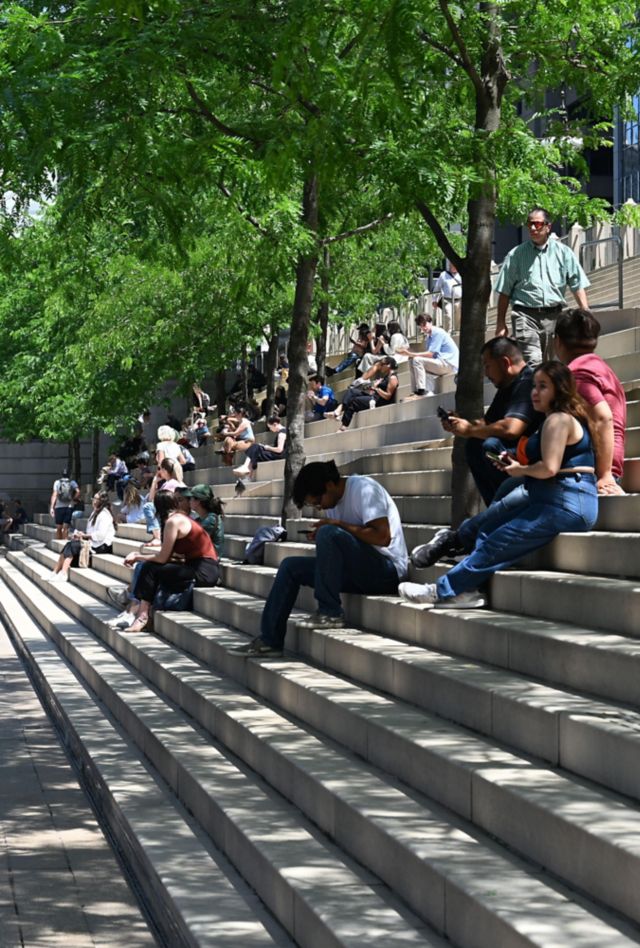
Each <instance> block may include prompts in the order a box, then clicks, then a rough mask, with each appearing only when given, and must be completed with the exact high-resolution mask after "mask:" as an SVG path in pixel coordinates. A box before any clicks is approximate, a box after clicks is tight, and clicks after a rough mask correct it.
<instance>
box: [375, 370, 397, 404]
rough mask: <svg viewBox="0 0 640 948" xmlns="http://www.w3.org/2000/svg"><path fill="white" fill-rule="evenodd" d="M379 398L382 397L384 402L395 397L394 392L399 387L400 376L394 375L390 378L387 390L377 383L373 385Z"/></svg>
mask: <svg viewBox="0 0 640 948" xmlns="http://www.w3.org/2000/svg"><path fill="white" fill-rule="evenodd" d="M373 387H374V389H375V392H376V395H377V396H378V398H381V399H382V400H383V401H384V402H390V401H391V399H392V398H393V394H394V392H395V390H396V389H397V387H398V376H397V375H392V376H391V378H390V379H389V385H388V386H387V390H386V391H385V390H384V389H383V388H379V387H378V386H377V385H374V386H373Z"/></svg>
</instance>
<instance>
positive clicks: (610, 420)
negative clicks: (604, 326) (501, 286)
mask: <svg viewBox="0 0 640 948" xmlns="http://www.w3.org/2000/svg"><path fill="white" fill-rule="evenodd" d="M599 335H600V323H599V322H598V320H597V319H596V318H595V316H594V315H593V314H592V313H590V312H589V310H588V309H571V310H568V311H567V312H566V313H563V314H562V315H561V316H559V317H558V321H557V323H556V329H555V337H554V345H555V351H556V353H557V356H558V358H559V359H560V360H561V361H562V362H564V363H566V364H567V365H568V366H569V368H570V369H571V372H572V373H573V375H574V377H575V380H576V388H577V389H578V392H579V394H580V395H582V397H583V398H584V400H585V402H586V403H587V410H588V412H589V420H590V422H591V427H592V430H593V436H594V439H595V440H594V447H595V451H596V476H597V478H598V493H599V494H623V493H624V491H623V490H622V488H621V487H620V485H619V483H618V482H619V481H620V479H621V478H622V472H623V466H624V437H625V428H626V426H627V400H626V397H625V394H624V389H623V388H622V385H621V384H620V380H619V379H618V377H617V375H616V374H615V372H614V371H613V369H611V368H610V367H609V366H608V365H607V363H606V362H605V361H604V359H602V358H601V357H600V356H599V355H596V354H595V351H594V350H595V348H596V346H597V345H598V336H599Z"/></svg>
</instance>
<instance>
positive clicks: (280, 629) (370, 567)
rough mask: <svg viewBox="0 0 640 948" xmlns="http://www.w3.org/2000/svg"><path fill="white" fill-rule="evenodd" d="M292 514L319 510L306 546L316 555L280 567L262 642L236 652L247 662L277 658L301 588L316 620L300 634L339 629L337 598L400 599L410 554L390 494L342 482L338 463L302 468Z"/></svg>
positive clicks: (359, 481) (366, 483) (353, 478)
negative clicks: (308, 593) (309, 596)
mask: <svg viewBox="0 0 640 948" xmlns="http://www.w3.org/2000/svg"><path fill="white" fill-rule="evenodd" d="M293 500H294V503H295V504H296V506H297V507H303V506H311V507H316V508H317V509H320V510H322V512H323V515H322V517H321V518H320V519H319V520H318V521H316V523H314V524H313V527H312V528H311V530H310V531H309V539H310V540H315V543H316V555H315V556H313V557H311V556H288V557H287V558H286V559H284V560H283V561H282V563H281V564H280V567H279V568H278V572H277V575H276V578H275V580H274V582H273V586H272V587H271V592H270V593H269V597H268V599H267V602H266V605H265V607H264V611H263V613H262V622H261V626H260V635H259V636H258V637H257V638H255V639H253V641H252V642H249V643H248V644H247V645H243V646H242V647H241V648H239V649H236V650H235V651H237V652H239V653H241V654H243V655H246V656H247V658H251V657H253V658H256V657H258V658H259V657H261V656H264V657H269V656H274V655H282V646H283V644H284V638H285V635H286V632H287V620H288V619H289V616H290V614H291V610H292V609H293V606H294V604H295V601H296V598H297V595H298V592H299V590H300V587H301V586H312V587H313V590H314V595H315V597H316V600H317V602H318V612H317V613H316V614H315V615H314V616H311V617H310V618H309V619H303V620H302V621H300V622H298V626H299V627H301V628H305V629H342V628H344V625H345V619H344V613H343V611H342V603H341V600H340V593H341V592H351V593H374V594H376V595H380V594H384V593H388V594H389V595H393V594H394V593H396V592H397V589H398V583H399V582H401V581H402V579H403V578H404V577H405V576H406V574H407V568H408V563H409V559H408V554H407V547H406V544H405V541H404V535H403V533H402V523H401V522H400V514H399V513H398V508H397V507H396V505H395V503H394V502H393V500H392V499H391V497H390V496H389V494H388V493H387V491H386V490H385V489H384V487H382V486H381V485H380V484H378V482H377V481H375V480H373V478H371V477H364V476H361V475H359V474H352V475H350V476H349V477H342V476H341V474H340V472H339V471H338V468H337V467H336V464H335V461H317V462H313V463H312V464H306V465H305V466H304V467H303V468H302V470H301V471H300V473H299V474H298V476H297V478H296V482H295V484H294V486H293Z"/></svg>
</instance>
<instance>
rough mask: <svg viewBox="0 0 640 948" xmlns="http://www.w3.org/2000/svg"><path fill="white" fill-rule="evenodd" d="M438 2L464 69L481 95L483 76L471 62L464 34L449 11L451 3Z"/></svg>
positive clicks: (446, 1)
mask: <svg viewBox="0 0 640 948" xmlns="http://www.w3.org/2000/svg"><path fill="white" fill-rule="evenodd" d="M438 2H439V6H440V9H441V10H442V15H443V17H444V18H445V20H446V21H447V26H448V27H449V30H450V32H451V35H452V37H453V41H454V43H455V44H456V46H457V47H458V50H459V52H460V60H461V65H462V68H463V69H464V71H465V72H466V73H467V75H468V76H469V78H470V79H471V81H472V83H473V84H474V86H475V87H476V89H477V90H478V91H479V92H480V93H483V92H484V86H483V84H482V76H481V75H480V74H479V72H478V70H477V69H476V67H475V66H474V65H473V62H472V61H471V57H470V56H469V51H468V49H467V44H466V43H465V41H464V39H463V36H462V33H461V32H460V30H459V29H458V24H457V23H456V21H455V20H454V19H453V17H452V16H451V10H450V9H449V2H448V0H438Z"/></svg>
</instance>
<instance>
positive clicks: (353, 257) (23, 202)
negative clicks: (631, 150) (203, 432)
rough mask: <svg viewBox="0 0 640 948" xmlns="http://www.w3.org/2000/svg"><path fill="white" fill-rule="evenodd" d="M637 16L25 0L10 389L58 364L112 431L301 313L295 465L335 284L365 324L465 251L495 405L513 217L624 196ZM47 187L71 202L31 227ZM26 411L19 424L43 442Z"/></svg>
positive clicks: (6, 14)
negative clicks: (597, 153) (614, 191)
mask: <svg viewBox="0 0 640 948" xmlns="http://www.w3.org/2000/svg"><path fill="white" fill-rule="evenodd" d="M636 32H637V20H636V11H635V6H634V4H632V3H631V2H630V0H622V2H616V3H615V4H614V3H612V2H610V0H595V2H593V0H590V2H588V3H587V2H586V0H576V3H574V4H572V6H571V9H570V10H569V9H568V8H567V7H566V6H563V5H561V4H557V3H550V2H548V0H535V2H534V3H531V2H530V0H527V2H524V0H507V2H501V3H496V2H481V3H479V4H478V3H468V2H466V0H463V2H460V3H456V4H453V3H451V2H450V0H391V2H390V0H365V2H358V3H354V2H352V0H346V2H342V3H340V4H339V5H338V4H336V3H335V2H334V0H325V2H323V3H320V4H318V3H317V2H315V3H311V2H309V0H291V2H289V3H287V4H286V5H282V4H280V3H274V2H271V0H263V2H262V3H260V4H256V3H254V2H249V0H221V2H219V3H217V4H215V5H211V4H208V3H204V4H195V5H185V4H183V3H180V2H179V0H169V2H165V3H162V4H159V3H156V2H145V0H121V2H117V3H116V2H112V3H105V2H104V0H80V2H75V3H74V4H72V5H69V4H56V3H53V4H51V3H45V2H39V0H22V2H15V3H9V4H7V5H5V8H4V11H3V13H2V31H1V32H0V134H1V136H2V144H3V152H2V172H1V179H0V181H1V183H2V186H3V188H4V189H5V190H11V191H12V192H13V193H14V194H15V197H16V202H15V205H14V206H13V207H12V208H11V210H10V212H9V209H7V213H6V215H5V218H6V219H5V225H4V227H3V230H2V234H3V238H4V240H3V244H2V247H3V251H4V253H3V257H4V264H3V270H4V277H3V280H4V284H3V286H4V289H5V291H6V293H5V296H6V297H7V296H8V299H5V302H4V303H3V305H2V309H1V310H0V312H2V313H4V316H3V318H2V321H1V325H2V326H3V328H4V331H5V334H7V332H8V333H9V338H10V339H11V344H12V346H13V348H12V349H11V350H10V351H9V352H8V354H7V356H6V357H4V356H3V363H4V372H5V375H6V377H7V379H8V380H9V386H8V388H9V390H10V391H12V392H14V393H15V392H16V388H17V386H18V377H19V370H20V371H22V372H27V371H29V372H31V373H32V375H34V376H35V374H37V373H39V370H40V368H41V365H40V363H39V359H40V360H41V363H42V372H41V373H40V374H38V375H37V378H38V382H39V385H38V387H37V389H34V390H37V392H38V399H39V400H40V399H44V398H45V396H46V398H47V399H48V401H47V402H46V403H45V402H43V403H42V404H43V405H45V404H47V406H48V407H46V408H44V407H43V409H42V417H43V418H45V417H46V419H47V425H48V427H47V428H46V431H47V432H48V433H49V434H50V435H51V436H54V437H60V436H63V432H66V431H68V430H69V428H68V426H67V427H65V425H66V424H67V423H66V421H64V417H65V415H66V412H65V410H64V409H62V408H60V407H57V408H56V405H55V404H54V400H55V398H56V397H57V395H59V396H60V402H61V403H64V401H65V397H64V392H65V389H64V388H63V386H65V387H67V388H66V392H67V393H68V394H67V400H68V403H69V406H72V405H73V406H74V408H73V411H70V412H69V413H68V414H70V415H73V417H75V418H77V419H78V423H82V424H84V423H89V422H91V423H99V424H101V425H103V426H108V425H109V424H110V423H111V422H110V419H113V418H117V417H120V416H122V415H124V414H126V413H127V412H128V411H131V407H132V405H133V403H134V402H135V401H138V399H140V398H142V400H143V401H147V400H148V399H149V397H151V396H152V394H153V388H154V385H156V383H158V382H159V380H160V378H161V377H162V379H163V380H164V378H167V377H171V375H173V376H175V375H176V374H177V369H178V368H180V369H181V374H182V375H183V377H187V376H188V377H193V376H194V375H197V374H201V372H202V370H203V369H204V368H205V366H206V367H211V368H214V367H219V366H220V365H221V364H222V363H223V362H224V360H225V359H226V360H228V359H229V358H230V357H232V358H235V357H236V356H237V354H238V351H239V349H241V348H242V346H243V345H244V344H246V343H247V342H250V341H251V340H252V339H255V338H257V336H259V334H260V331H261V329H262V327H263V326H264V325H266V324H269V326H271V328H272V329H273V328H274V327H277V326H280V325H282V324H283V322H286V320H287V318H288V319H289V321H290V323H291V341H290V361H291V363H292V374H291V392H290V395H291V397H290V418H289V429H290V433H291V438H292V448H293V450H292V452H291V458H290V462H288V463H289V465H290V468H291V469H294V468H295V466H296V465H299V464H300V463H301V458H302V451H303V448H302V436H303V427H302V423H301V408H302V397H303V391H304V388H305V377H304V365H305V353H306V341H307V336H308V333H309V332H310V327H311V322H312V319H311V318H312V313H313V305H314V294H315V295H316V302H318V301H322V300H323V299H325V298H328V299H329V301H330V310H331V311H332V312H333V313H334V315H335V318H338V319H339V318H343V317H344V314H345V313H347V314H349V315H353V316H354V318H358V317H359V316H360V315H361V314H362V313H363V311H364V309H366V308H367V307H369V306H371V304H372V303H373V302H374V297H375V296H376V293H377V292H380V293H382V295H384V296H387V295H389V294H391V295H393V294H394V293H395V294H397V293H398V292H399V291H400V290H401V289H402V288H405V287H408V286H410V285H411V279H412V275H413V276H415V273H416V272H417V270H418V269H419V268H420V267H421V266H422V265H423V263H424V262H426V261H425V255H427V256H428V257H429V258H430V259H431V260H434V259H435V257H436V256H439V255H440V254H443V255H447V256H449V257H450V258H451V259H452V260H453V261H454V262H455V263H456V264H457V266H458V268H459V269H460V271H461V273H462V275H463V280H464V286H465V293H464V298H463V314H462V327H461V340H460V345H461V370H460V384H459V386H458V392H457V407H458V408H459V410H460V411H461V412H462V413H463V414H465V415H469V414H477V413H478V411H479V410H480V409H481V373H480V369H479V356H478V353H479V348H480V344H481V341H482V339H483V337H484V332H485V317H486V307H487V301H488V298H489V292H490V283H489V271H490V263H491V250H492V239H493V229H494V224H495V221H496V220H497V219H505V220H507V219H509V220H522V219H524V216H525V214H526V211H527V208H528V206H530V205H531V204H533V203H537V204H544V205H545V206H548V207H549V209H550V210H551V211H552V212H554V213H558V214H562V215H563V216H564V217H566V218H567V219H568V220H569V221H571V222H572V221H576V220H577V221H580V222H581V223H587V222H588V221H590V220H592V219H594V218H601V217H604V216H606V215H607V214H609V213H610V211H611V209H610V208H607V207H606V206H605V205H604V204H603V202H598V201H593V200H589V199H588V198H587V197H586V195H585V193H584V191H583V190H582V188H581V181H580V178H581V175H582V174H583V172H584V162H583V160H582V157H581V151H582V148H583V147H585V146H588V145H595V144H602V143H603V142H605V141H607V139H608V136H609V135H610V119H611V116H612V114H613V108H614V106H616V105H617V106H618V107H621V108H623V109H624V108H625V107H626V101H627V96H628V93H629V92H631V91H634V90H635V89H636V88H637V87H638V86H640V68H639V67H640V60H639V56H638V51H637V50H638V46H637V43H636V42H635V39H636ZM568 90H570V91H571V95H573V96H574V97H577V100H578V102H579V105H580V108H579V109H577V110H574V111H573V113H572V114H570V113H569V110H568V109H567V108H566V106H565V104H564V102H565V99H566V93H567V91H568ZM553 93H557V95H556V101H555V103H554V105H553V106H552V107H549V105H548V103H549V101H551V98H552V95H551V94H553ZM540 118H542V119H543V122H544V128H545V132H544V136H545V137H544V141H541V140H540V139H539V138H538V137H536V135H535V134H534V131H535V129H534V125H535V124H536V120H537V119H540ZM34 199H36V200H41V201H42V200H48V201H50V202H51V203H52V204H53V205H54V208H55V210H52V211H51V212H50V213H47V214H46V215H45V217H44V219H43V220H42V221H39V222H37V223H36V224H34V225H32V226H31V227H30V228H27V229H26V230H16V226H18V223H19V221H20V218H21V215H23V214H24V212H25V209H26V208H27V206H28V203H29V202H30V201H32V200H34ZM418 215H420V217H421V219H422V222H423V223H422V224H419V223H418ZM452 224H456V225H458V228H457V229H458V230H459V232H460V237H459V238H453V237H452V235H451V225H452ZM425 228H428V231H429V232H430V234H429V233H428V232H427V231H426V230H425ZM436 245H437V247H438V248H439V249H438V252H437V254H436V251H435V246H436ZM76 257H77V258H78V259H76ZM329 259H330V267H328V266H327V263H328V260H329ZM321 260H324V263H323V264H322V265H320V261H321ZM34 261H35V264H34ZM328 271H330V275H328ZM322 281H324V288H323V289H322V291H321V292H318V291H319V288H320V286H321V283H322ZM10 310H11V311H12V312H13V313H14V314H16V313H19V314H20V318H21V319H22V320H23V322H22V325H23V326H25V327H29V333H33V338H34V339H36V340H37V342H38V346H37V354H36V353H33V352H32V353H31V355H29V353H28V348H29V347H28V346H27V345H25V344H24V343H23V342H21V338H20V333H17V335H15V336H12V335H11V328H10V319H11V312H10ZM287 312H288V313H289V316H288V317H287ZM258 314H259V315H258ZM256 317H258V318H256ZM60 322H62V323H63V325H64V326H68V327H69V329H68V331H67V332H66V333H63V332H61V331H60ZM258 323H259V324H258ZM195 327H197V329H198V334H196V335H195V336H194V328H195ZM61 338H64V343H65V348H64V352H63V354H61V353H60V352H58V351H54V349H55V345H56V344H59V342H60V340H61ZM45 353H48V356H47V355H45ZM141 362H144V365H141V364H140V363H141ZM54 365H57V371H55V370H54ZM92 370H93V372H94V373H95V374H94V375H93V376H92V374H91V373H92ZM25 377H26V378H27V379H29V378H30V377H31V376H29V375H27V376H25ZM72 377H73V378H72ZM45 380H46V381H45ZM96 380H98V381H99V386H96V384H95V381H96ZM27 384H28V383H27ZM29 388H31V386H29ZM143 389H144V390H145V391H146V394H145V395H144V396H143ZM56 393H57V395H56ZM80 401H82V406H81V405H80ZM19 404H20V401H19V399H18V400H15V402H14V406H15V407H14V410H13V413H11V412H10V413H9V414H8V415H7V416H6V418H7V419H8V420H7V421H6V422H5V428H6V430H7V431H10V432H13V433H14V434H18V433H21V434H25V433H26V432H27V431H28V430H29V431H30V430H32V429H28V428H27V426H26V425H24V424H22V422H21V421H20V418H21V417H23V416H21V415H20V412H19V410H18V405H19ZM107 416H108V417H107ZM54 420H55V421H54ZM42 430H45V429H42ZM454 466H455V467H456V469H460V470H461V466H460V465H457V464H456V465H454ZM457 494H458V496H460V497H462V496H463V495H464V490H463V488H462V487H460V488H459V489H457Z"/></svg>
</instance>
